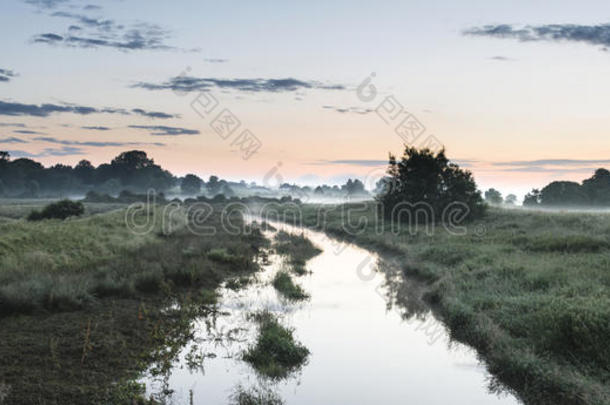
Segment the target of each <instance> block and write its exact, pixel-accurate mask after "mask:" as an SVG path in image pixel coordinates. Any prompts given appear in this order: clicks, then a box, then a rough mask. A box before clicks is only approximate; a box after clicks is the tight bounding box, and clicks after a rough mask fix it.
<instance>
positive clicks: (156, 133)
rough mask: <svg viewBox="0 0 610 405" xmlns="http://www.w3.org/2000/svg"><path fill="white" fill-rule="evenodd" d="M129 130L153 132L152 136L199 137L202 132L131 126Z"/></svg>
mask: <svg viewBox="0 0 610 405" xmlns="http://www.w3.org/2000/svg"><path fill="white" fill-rule="evenodd" d="M129 128H134V129H146V130H148V131H151V132H150V134H151V135H154V136H165V135H170V136H175V135H199V134H200V132H199V130H197V129H187V128H176V127H166V126H162V125H156V126H153V125H130V126H129Z"/></svg>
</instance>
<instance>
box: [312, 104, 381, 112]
mask: <svg viewBox="0 0 610 405" xmlns="http://www.w3.org/2000/svg"><path fill="white" fill-rule="evenodd" d="M322 108H324V109H326V110H332V111H335V112H338V113H341V114H346V113H354V114H369V113H372V112H374V111H375V110H374V109H372V108H362V107H335V106H333V105H324V106H322Z"/></svg>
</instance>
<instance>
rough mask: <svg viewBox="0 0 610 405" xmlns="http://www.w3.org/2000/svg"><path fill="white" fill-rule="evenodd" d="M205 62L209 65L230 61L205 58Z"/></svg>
mask: <svg viewBox="0 0 610 405" xmlns="http://www.w3.org/2000/svg"><path fill="white" fill-rule="evenodd" d="M203 61H204V62H207V63H227V62H228V61H229V59H222V58H204V59H203Z"/></svg>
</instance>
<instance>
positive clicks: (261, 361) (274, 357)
mask: <svg viewBox="0 0 610 405" xmlns="http://www.w3.org/2000/svg"><path fill="white" fill-rule="evenodd" d="M253 319H254V320H255V321H256V322H257V323H258V336H257V339H256V343H255V344H254V345H252V346H251V347H249V348H248V349H247V350H246V351H245V352H244V353H243V359H244V360H245V361H247V362H248V363H250V364H251V365H252V366H253V367H254V369H255V370H256V371H258V372H259V373H260V374H262V375H264V376H266V377H269V378H271V379H282V378H285V377H287V376H288V375H289V374H290V373H292V372H294V371H296V370H298V369H300V368H301V367H302V366H303V365H304V364H305V362H306V361H307V357H308V356H309V350H308V349H307V348H306V347H305V346H303V345H302V344H301V343H299V342H297V341H296V340H295V339H294V336H293V330H292V329H289V328H286V327H285V326H283V325H282V324H281V323H280V322H279V321H278V319H277V318H276V317H275V316H274V315H273V314H272V313H270V312H267V311H264V312H259V313H256V314H254V315H253Z"/></svg>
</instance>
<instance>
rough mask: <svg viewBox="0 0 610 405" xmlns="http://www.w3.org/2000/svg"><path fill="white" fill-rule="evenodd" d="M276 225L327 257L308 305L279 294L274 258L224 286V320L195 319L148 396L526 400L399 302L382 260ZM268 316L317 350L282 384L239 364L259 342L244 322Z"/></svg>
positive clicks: (468, 403)
mask: <svg viewBox="0 0 610 405" xmlns="http://www.w3.org/2000/svg"><path fill="white" fill-rule="evenodd" d="M274 226H277V227H278V228H281V229H284V230H286V231H288V232H298V233H301V232H304V233H305V235H306V236H307V237H308V238H309V239H310V240H311V241H312V242H313V243H314V244H315V245H316V246H318V247H319V248H321V249H322V250H323V252H322V253H321V254H320V255H318V256H316V257H315V258H313V259H311V260H310V261H309V262H308V263H307V269H308V270H310V271H311V274H308V275H305V276H301V277H295V281H296V282H297V283H299V284H300V285H301V286H302V287H303V288H304V290H305V291H306V292H307V293H309V294H310V295H311V298H310V299H309V300H307V301H304V302H302V303H297V304H295V303H291V302H287V301H285V300H283V299H281V298H279V297H278V294H277V293H276V291H275V290H274V288H273V287H272V286H271V285H270V280H271V279H272V278H273V276H274V274H275V272H276V271H277V270H278V269H279V268H280V267H281V266H283V263H282V259H281V258H280V257H278V256H274V255H272V256H270V262H271V263H270V264H268V265H264V266H263V270H262V271H261V272H259V273H258V274H257V276H256V281H255V282H253V283H251V284H249V285H248V286H247V287H244V288H242V289H239V290H238V291H233V290H231V289H228V288H222V289H221V291H220V294H221V298H220V301H219V310H220V314H219V315H218V316H217V317H215V319H210V317H207V318H205V319H197V320H195V321H194V322H195V331H196V332H195V338H194V340H193V342H192V343H190V344H188V345H187V346H186V347H184V348H183V349H182V351H181V353H180V355H179V356H178V358H177V359H176V360H175V361H174V362H173V364H172V365H171V369H170V370H169V372H167V373H165V374H164V375H163V376H162V377H160V376H153V375H151V373H147V374H146V375H145V376H143V377H142V379H141V381H140V382H143V383H145V384H146V387H147V395H153V396H155V397H156V398H158V399H161V400H163V401H164V402H166V403H168V404H189V403H194V404H227V403H230V402H231V401H230V398H231V397H232V395H234V393H235V392H236V390H237V389H238V387H241V389H245V390H249V389H252V388H253V387H256V389H258V390H259V391H261V392H263V391H264V392H272V393H273V394H274V395H276V396H277V397H279V398H281V399H282V400H283V401H284V403H285V404H308V405H310V404H363V405H364V404H418V405H423V404H431V405H432V404H438V405H441V404H442V405H447V404H455V405H458V404H464V405H477V404H480V405H491V404H498V405H509V404H519V403H520V402H519V401H518V400H517V399H516V398H515V397H513V396H512V395H510V394H508V393H505V392H499V393H498V392H491V391H490V389H489V386H490V384H489V382H490V381H491V376H490V375H489V373H488V372H487V371H486V368H485V365H484V364H483V363H482V362H480V361H479V360H478V359H477V356H476V353H475V351H474V350H472V349H471V348H469V347H468V346H465V345H463V344H460V343H457V342H452V341H450V339H449V337H448V334H447V332H446V330H445V328H444V327H443V325H442V324H441V323H440V322H438V321H437V320H436V319H435V318H434V316H433V315H432V313H431V312H430V311H429V310H426V309H425V308H421V307H420V306H419V304H417V303H415V304H414V307H415V309H416V311H414V308H408V309H407V308H406V306H404V305H396V304H395V303H393V301H395V300H394V299H393V298H392V297H395V296H396V293H397V288H396V286H397V283H392V282H388V279H390V280H391V279H392V278H393V277H391V276H388V277H386V272H385V271H380V269H379V266H380V262H379V260H378V257H377V256H376V255H375V254H373V253H371V252H369V251H367V250H364V249H361V248H359V247H357V246H354V245H351V244H345V243H340V242H338V241H336V240H333V239H330V238H329V237H327V236H326V235H325V234H323V233H319V232H314V231H311V230H303V229H300V228H299V229H297V228H294V227H292V226H289V225H284V224H282V225H278V224H274ZM269 236H270V237H271V236H272V235H271V234H270V235H269ZM388 274H390V275H391V274H392V272H391V271H389V273H388ZM400 284H404V283H402V281H400ZM398 290H400V288H398ZM398 292H399V291H398ZM262 309H268V310H270V311H272V312H274V313H276V314H278V315H279V317H280V319H281V321H282V323H283V324H285V325H287V326H290V327H292V328H293V329H294V333H295V337H296V338H297V339H298V340H299V341H300V342H301V343H303V344H304V345H305V346H306V347H307V348H308V349H309V350H310V352H311V354H310V356H309V360H308V362H307V364H305V365H304V366H303V367H302V369H301V370H300V371H299V372H296V373H295V374H294V375H292V376H290V377H289V378H287V379H284V380H281V381H270V380H267V379H265V378H263V377H260V376H258V375H257V373H256V372H255V371H254V370H253V369H252V367H251V366H250V365H249V364H247V363H246V362H244V361H242V360H241V359H240V353H241V352H242V351H243V350H244V349H245V348H246V347H247V346H248V345H250V344H252V342H253V341H254V340H255V337H256V325H255V324H254V323H253V322H252V321H250V320H249V319H247V318H248V317H247V315H248V314H249V313H250V312H252V311H257V310H262ZM413 312H417V315H416V316H415V315H414V316H411V315H412V313H413Z"/></svg>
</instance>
